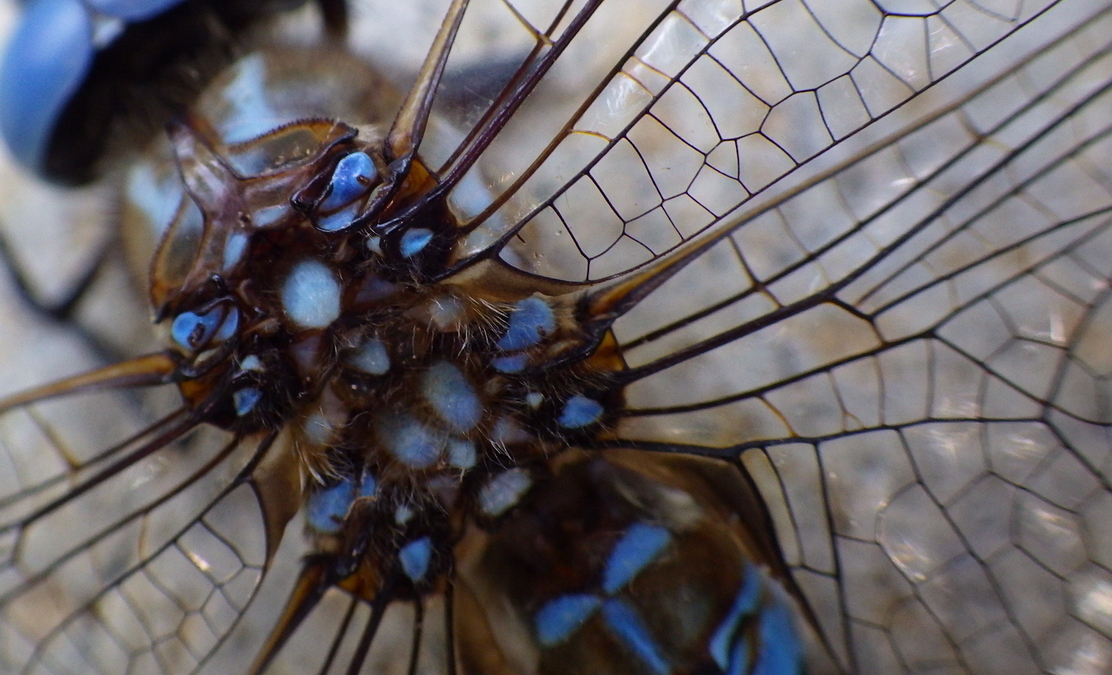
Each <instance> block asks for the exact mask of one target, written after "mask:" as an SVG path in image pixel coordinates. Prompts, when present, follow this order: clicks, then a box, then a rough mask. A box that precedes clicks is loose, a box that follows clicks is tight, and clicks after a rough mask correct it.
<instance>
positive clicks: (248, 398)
mask: <svg viewBox="0 0 1112 675" xmlns="http://www.w3.org/2000/svg"><path fill="white" fill-rule="evenodd" d="M262 397H263V393H262V392H261V391H259V390H258V389H256V388H255V387H245V388H243V389H237V390H236V391H235V392H233V393H232V404H233V405H235V408H236V415H239V416H240V417H243V416H244V415H246V414H247V413H249V412H251V411H252V410H254V408H255V406H256V405H258V403H259V400H260V399H262Z"/></svg>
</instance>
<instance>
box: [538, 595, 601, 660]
mask: <svg viewBox="0 0 1112 675" xmlns="http://www.w3.org/2000/svg"><path fill="white" fill-rule="evenodd" d="M601 604H602V601H601V600H599V599H598V598H597V597H595V596H593V595H585V594H575V595H563V596H560V597H558V598H556V599H555V600H550V601H549V602H548V603H547V604H545V606H544V607H541V608H540V611H538V612H537V615H536V616H535V617H533V626H534V629H535V630H536V632H537V641H538V642H540V644H541V646H542V647H552V646H554V645H558V644H560V643H561V642H563V641H564V640H567V639H568V638H569V637H571V634H572V633H574V632H575V631H576V630H578V629H579V627H580V626H582V625H583V624H584V623H585V622H586V621H587V619H589V618H591V615H592V614H594V612H595V610H597V609H598V607H599V605H601Z"/></svg>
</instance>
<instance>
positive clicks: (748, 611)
mask: <svg viewBox="0 0 1112 675" xmlns="http://www.w3.org/2000/svg"><path fill="white" fill-rule="evenodd" d="M761 581H762V578H761V572H760V570H758V569H757V568H756V567H754V566H752V565H749V564H747V565H746V566H745V569H744V570H743V571H742V581H741V589H740V590H738V594H737V597H736V598H734V604H733V605H732V606H731V607H730V611H729V612H727V613H726V618H725V619H723V620H722V623H720V624H719V625H718V628H717V629H716V630H715V631H714V635H712V636H711V638H710V644H709V645H708V649H709V650H710V655H711V658H713V659H714V662H715V663H717V664H718V667H719V668H721V669H722V670H724V671H725V670H729V668H728V667H727V666H728V665H729V664H730V663H731V652H732V651H733V650H734V641H735V639H736V638H737V631H738V626H740V625H741V622H742V620H743V619H744V618H745V617H747V616H750V615H752V614H753V613H754V612H756V611H757V608H758V605H759V603H760V600H761V590H762V583H761ZM741 641H742V642H744V639H743V640H741Z"/></svg>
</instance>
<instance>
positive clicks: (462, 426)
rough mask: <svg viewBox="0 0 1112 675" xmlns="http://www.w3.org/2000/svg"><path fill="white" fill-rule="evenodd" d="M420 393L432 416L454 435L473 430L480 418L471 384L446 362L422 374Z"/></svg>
mask: <svg viewBox="0 0 1112 675" xmlns="http://www.w3.org/2000/svg"><path fill="white" fill-rule="evenodd" d="M421 390H422V393H423V394H424V396H425V400H427V401H428V402H429V405H431V406H432V407H433V410H435V411H436V414H437V415H440V418H441V419H443V420H444V421H445V422H446V423H447V424H448V426H449V427H450V428H451V429H452V430H453V431H455V432H457V433H463V432H465V431H470V430H471V429H474V428H475V425H476V424H478V423H479V420H481V419H482V418H483V404H482V401H480V400H479V397H478V396H477V395H476V394H475V389H474V387H472V386H471V382H470V381H469V380H468V379H467V377H466V376H464V374H463V372H462V371H460V369H459V368H457V367H455V366H454V365H452V364H450V363H448V362H446V361H441V362H439V363H436V364H433V366H432V367H430V368H429V369H428V370H426V371H425V373H424V375H423V376H422V378H421Z"/></svg>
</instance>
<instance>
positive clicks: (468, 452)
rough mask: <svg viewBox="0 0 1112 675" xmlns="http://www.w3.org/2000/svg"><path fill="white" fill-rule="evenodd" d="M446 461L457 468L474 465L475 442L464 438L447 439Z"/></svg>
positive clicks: (468, 467)
mask: <svg viewBox="0 0 1112 675" xmlns="http://www.w3.org/2000/svg"><path fill="white" fill-rule="evenodd" d="M448 463H449V464H451V465H452V466H454V467H456V468H457V469H470V468H471V467H473V466H475V444H474V443H472V442H471V441H469V440H467V439H466V438H451V439H448Z"/></svg>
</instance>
